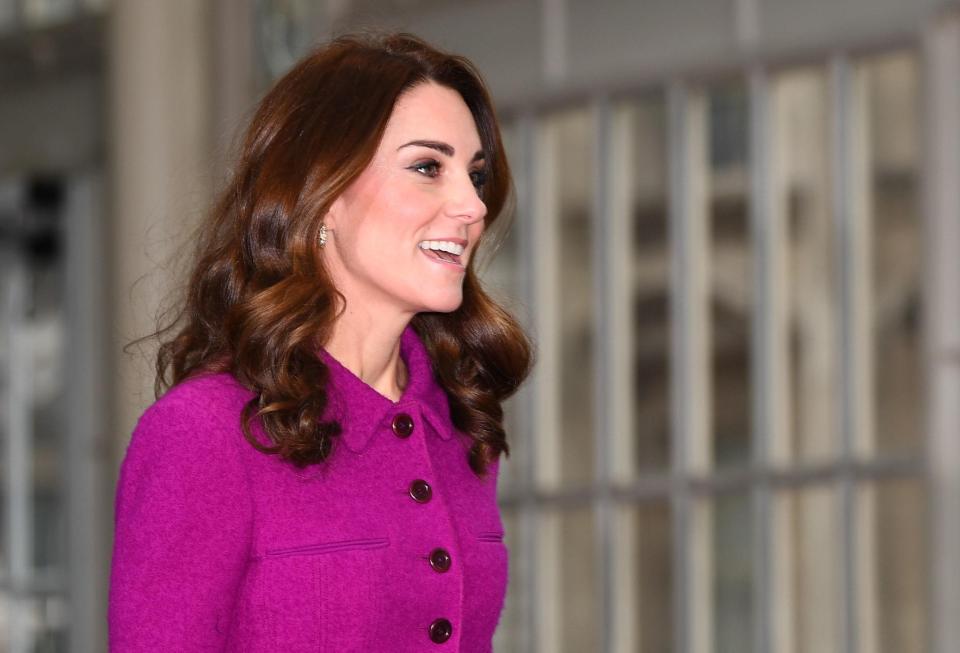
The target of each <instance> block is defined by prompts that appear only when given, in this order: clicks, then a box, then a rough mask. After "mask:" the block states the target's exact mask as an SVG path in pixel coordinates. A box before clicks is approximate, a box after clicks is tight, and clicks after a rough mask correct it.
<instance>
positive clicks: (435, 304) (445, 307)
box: [420, 292, 463, 313]
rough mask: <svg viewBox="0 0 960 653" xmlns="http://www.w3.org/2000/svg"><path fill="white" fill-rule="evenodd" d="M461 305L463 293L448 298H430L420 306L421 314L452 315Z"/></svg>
mask: <svg viewBox="0 0 960 653" xmlns="http://www.w3.org/2000/svg"><path fill="white" fill-rule="evenodd" d="M461 304H463V293H462V292H458V293H456V295H453V294H451V295H450V296H449V297H432V298H430V300H429V301H426V302H424V303H423V304H422V306H423V308H422V309H421V311H420V312H421V313H452V312H453V311H455V310H457V309H458V308H460V305H461Z"/></svg>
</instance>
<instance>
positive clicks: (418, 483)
mask: <svg viewBox="0 0 960 653" xmlns="http://www.w3.org/2000/svg"><path fill="white" fill-rule="evenodd" d="M410 498H411V499H413V500H414V501H416V502H417V503H426V502H427V501H429V500H430V499H431V498H433V488H431V487H430V484H429V483H427V482H426V481H423V480H420V479H419V478H418V479H417V480H415V481H414V482H413V483H411V484H410Z"/></svg>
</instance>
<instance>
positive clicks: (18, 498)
mask: <svg viewBox="0 0 960 653" xmlns="http://www.w3.org/2000/svg"><path fill="white" fill-rule="evenodd" d="M5 249H6V251H5V252H4V257H3V258H4V260H5V263H4V265H3V268H2V270H0V282H2V283H3V293H2V298H0V299H2V301H3V308H2V313H0V318H2V319H0V326H2V327H4V333H3V337H4V338H5V339H6V341H7V345H6V346H7V351H8V355H9V359H8V361H7V363H8V364H7V366H6V370H5V371H6V373H7V378H6V382H5V383H4V386H5V387H6V392H7V396H6V406H4V410H3V413H4V415H5V416H6V420H5V421H6V424H5V425H4V431H5V432H6V438H5V440H6V452H5V453H6V463H7V465H6V470H5V471H6V478H7V488H6V491H7V506H6V508H7V524H6V531H7V550H8V552H9V564H10V577H9V578H10V593H11V598H12V600H11V602H10V608H11V614H10V615H9V619H10V631H9V638H10V649H9V653H27V652H28V651H30V650H32V647H33V638H32V633H31V632H30V630H29V629H28V626H29V622H28V620H27V618H26V611H27V610H28V609H29V603H28V600H29V598H30V585H31V579H32V567H33V556H32V552H33V541H32V540H33V503H32V501H33V496H32V494H33V493H32V492H31V488H32V487H33V485H32V484H33V479H32V473H31V472H32V470H33V465H32V462H33V456H32V454H31V444H32V440H33V436H32V433H31V431H32V418H31V417H32V416H31V412H32V407H33V398H32V396H31V390H32V388H33V375H32V368H33V361H32V347H31V343H30V342H29V340H27V338H26V328H25V324H24V320H25V317H26V313H27V302H28V288H29V282H30V278H29V270H28V269H27V267H26V263H25V261H24V260H23V258H22V256H21V255H20V253H19V247H18V244H17V243H16V242H14V243H10V244H9V245H8V246H7V247H6V248H5Z"/></svg>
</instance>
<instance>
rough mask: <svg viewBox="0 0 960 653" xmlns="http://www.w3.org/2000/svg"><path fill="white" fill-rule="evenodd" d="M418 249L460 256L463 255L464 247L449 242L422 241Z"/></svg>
mask: <svg viewBox="0 0 960 653" xmlns="http://www.w3.org/2000/svg"><path fill="white" fill-rule="evenodd" d="M420 249H433V250H437V251H441V252H447V253H448V254H453V255H454V256H460V255H461V254H463V250H464V247H463V245H458V244H457V243H454V242H451V241H449V240H424V241H422V242H421V243H420Z"/></svg>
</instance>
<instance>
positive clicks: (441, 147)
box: [397, 140, 486, 163]
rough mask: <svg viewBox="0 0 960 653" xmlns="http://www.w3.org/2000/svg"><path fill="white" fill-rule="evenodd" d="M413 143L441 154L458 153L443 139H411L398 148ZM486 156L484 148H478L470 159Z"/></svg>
mask: <svg viewBox="0 0 960 653" xmlns="http://www.w3.org/2000/svg"><path fill="white" fill-rule="evenodd" d="M411 145H418V146H420V147H429V148H430V149H431V150H436V151H437V152H440V153H441V154H444V155H446V156H453V155H454V154H455V153H456V150H455V149H454V148H453V146H452V145H448V144H447V143H443V142H441V141H425V140H416V141H410V142H409V143H404V144H403V145H401V146H400V147H398V148H397V149H398V150H402V149H403V148H405V147H409V146H411ZM485 158H486V156H485V155H484V153H483V150H477V152H476V153H475V154H474V155H473V158H472V159H471V160H470V163H473V162H475V161H482V160H483V159H485Z"/></svg>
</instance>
